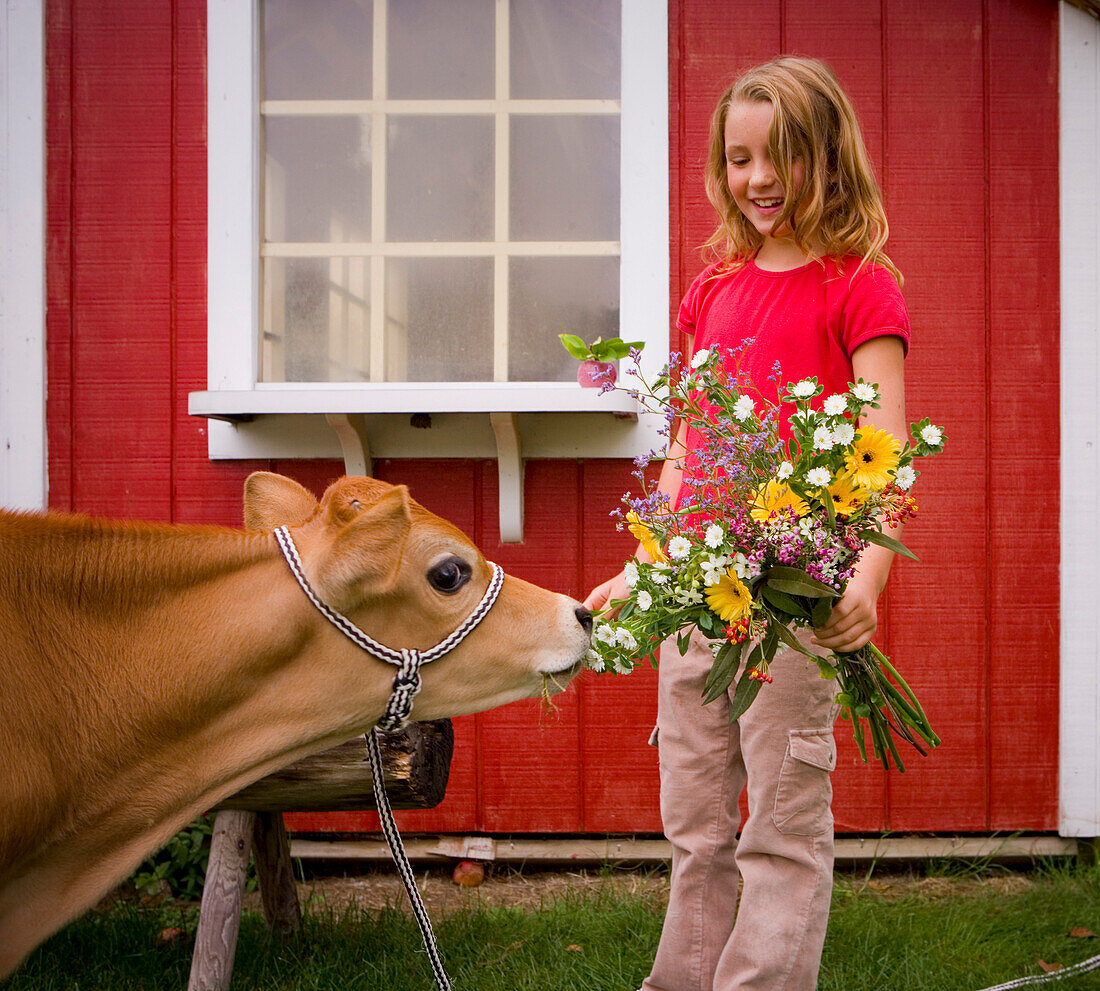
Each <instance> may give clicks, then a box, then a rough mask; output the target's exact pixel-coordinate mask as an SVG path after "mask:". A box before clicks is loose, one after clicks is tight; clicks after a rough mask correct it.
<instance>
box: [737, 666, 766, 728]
mask: <svg viewBox="0 0 1100 991" xmlns="http://www.w3.org/2000/svg"><path fill="white" fill-rule="evenodd" d="M752 669H753V665H751V664H750V665H748V666H747V667H746V668H745V673H744V674H743V675H741V677H740V678H739V679H738V681H737V688H735V689H734V692H733V698H732V699H731V700H730V722H731V723H732V722H733V721H734V720H735V719H740V718H741V716H742V715H744V713H745V710H746V709H748V707H749V706H750V705H752V703H753V699H755V698H756V696H757V693H758V692H759V691H760V688H761V687H762V686H763V684H764V682H762V681H757V680H756V679H755V678H753V677H750V675H749V672H750V671H751V670H752Z"/></svg>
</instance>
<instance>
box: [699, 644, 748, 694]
mask: <svg viewBox="0 0 1100 991" xmlns="http://www.w3.org/2000/svg"><path fill="white" fill-rule="evenodd" d="M744 647H745V645H744V644H737V645H734V644H732V643H727V644H723V645H722V647H721V649H720V650H719V651H718V654H717V655H716V656H715V658H714V664H713V665H712V666H711V669H710V674H709V675H708V676H707V683H706V686H705V687H704V689H703V704H704V705H706V704H707V703H709V702H713V701H714V700H715V699H716V698H718V697H719V696H721V695H724V694H725V692H726V690H727V689H728V688H729V687H730V685H731V684H733V678H734V675H736V674H737V668H738V666H739V665H740V663H741V655H742V654H743V653H744Z"/></svg>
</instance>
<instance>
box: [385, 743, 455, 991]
mask: <svg viewBox="0 0 1100 991" xmlns="http://www.w3.org/2000/svg"><path fill="white" fill-rule="evenodd" d="M377 732H378V731H377V730H368V731H367V735H366V741H367V756H368V757H369V758H370V770H371V775H372V776H373V778H374V798H375V801H376V803H377V805H378V818H379V819H380V820H381V822H382V832H383V833H385V836H386V842H387V843H388V844H389V847H390V853H391V854H392V855H393V862H394V864H395V866H396V867H397V873H398V874H400V875H401V881H402V882H403V883H404V885H405V891H407V892H408V895H409V901H410V903H411V904H412V910H413V915H414V916H415V917H416V924H417V925H418V926H419V927H420V936H421V938H422V940H423V942H424V949H425V951H426V952H427V954H428V962H429V963H430V964H431V967H432V975H433V976H434V977H435V983H436V986H437V987H438V988H439V991H451V981H450V978H448V977H447V971H446V969H445V968H444V966H443V961H442V959H441V958H440V956H439V948H438V947H437V946H436V942H435V933H434V932H432V921H431V919H429V918H428V912H427V909H425V908H424V899H423V898H421V897H420V889H419V888H417V886H416V878H415V877H414V876H413V872H412V867H411V866H410V864H409V858H408V855H407V854H406V853H405V845H404V844H403V843H402V842H401V834H400V833H399V832H398V831H397V826H396V825H395V823H394V821H393V811H392V810H391V808H390V799H389V796H388V795H387V794H386V782H385V780H384V779H383V776H382V754H381V753H380V751H379V749H378V737H377V735H376V734H377Z"/></svg>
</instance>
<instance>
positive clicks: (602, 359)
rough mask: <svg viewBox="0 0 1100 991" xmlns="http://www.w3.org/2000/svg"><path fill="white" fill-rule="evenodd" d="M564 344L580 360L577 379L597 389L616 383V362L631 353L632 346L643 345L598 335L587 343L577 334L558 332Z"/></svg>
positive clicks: (590, 387)
mask: <svg viewBox="0 0 1100 991" xmlns="http://www.w3.org/2000/svg"><path fill="white" fill-rule="evenodd" d="M558 337H559V338H560V339H561V343H562V346H563V347H564V348H565V350H566V351H568V352H569V353H570V354H571V355H572V356H573V357H574V358H576V359H577V360H578V361H579V362H580V367H579V368H578V369H577V381H578V382H579V383H580V384H581V385H582V386H583V387H584V388H586V389H597V388H599V387H600V386H602V385H606V384H609V383H610V384H612V385H613V384H614V383H615V378H616V372H615V362H616V361H619V360H620V359H622V358H625V357H626V356H627V355H628V354H630V349H631V348H640V347H642V342H641V341H624V340H623V339H622V338H621V337H609V338H608V339H607V340H606V341H605V340H604V339H603V338H602V337H597V338H596V339H595V340H594V341H593V342H592V343H591V344H585V343H584V341H583V340H582V339H581V338H579V337H578V336H577V335H576V334H558Z"/></svg>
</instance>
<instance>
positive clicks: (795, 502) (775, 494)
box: [749, 478, 810, 523]
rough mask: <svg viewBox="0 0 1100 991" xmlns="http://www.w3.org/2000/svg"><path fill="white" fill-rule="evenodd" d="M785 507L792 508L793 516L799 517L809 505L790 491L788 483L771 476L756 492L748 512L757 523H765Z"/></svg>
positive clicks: (805, 512)
mask: <svg viewBox="0 0 1100 991" xmlns="http://www.w3.org/2000/svg"><path fill="white" fill-rule="evenodd" d="M785 509H792V510H794V514H795V516H798V517H800V518H801V517H803V516H805V515H806V514H807V513H808V512H809V511H810V507H809V506H807V505H806V502H805V500H804V499H802V497H801V496H799V495H797V494H795V493H794V492H792V491H791V488H790V486H789V485H784V484H783V483H782V482H780V481H779V480H778V479H775V478H773V479H772V480H771V481H770V482H768V484H767V485H765V486H764V487H763V488H762V489H761V490H760V491H759V492H757V493H756V498H755V499H754V500H753V503H752V509H751V510H750V511H749V512H750V514H751V515H752V518H753V519H754V520H756V521H757V522H758V523H767V521H768V520H771V519H775V517H777V516H778V515H779V514H780V513H782V512H783V510H785Z"/></svg>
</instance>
